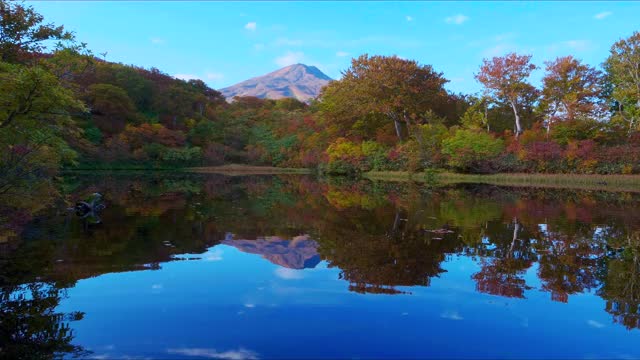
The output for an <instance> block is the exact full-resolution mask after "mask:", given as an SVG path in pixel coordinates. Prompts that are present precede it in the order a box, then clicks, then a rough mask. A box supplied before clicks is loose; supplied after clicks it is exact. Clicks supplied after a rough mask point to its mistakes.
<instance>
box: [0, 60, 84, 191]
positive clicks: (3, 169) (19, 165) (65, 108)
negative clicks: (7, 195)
mask: <svg viewBox="0 0 640 360" xmlns="http://www.w3.org/2000/svg"><path fill="white" fill-rule="evenodd" d="M83 111H85V107H84V105H83V104H82V103H81V102H80V101H78V100H76V99H75V98H74V96H73V93H72V92H71V90H69V89H67V88H65V87H63V86H62V85H61V84H60V82H59V80H58V79H57V78H56V77H55V76H54V75H53V74H51V73H50V72H48V71H46V70H44V69H43V68H41V67H25V66H22V65H17V64H8V63H1V62H0V146H2V147H3V148H2V151H1V152H0V193H3V192H6V191H9V190H10V189H14V188H15V187H16V185H17V184H19V183H21V182H22V181H25V180H28V179H32V178H34V177H35V178H38V177H41V176H42V175H43V174H46V173H49V172H51V171H55V170H56V169H57V168H58V167H59V166H60V164H61V163H62V162H64V161H70V160H72V159H73V157H74V154H75V153H74V152H73V151H72V150H71V149H70V148H69V147H68V145H67V143H66V142H65V140H64V139H65V138H71V137H74V136H76V135H77V128H76V127H75V125H74V123H73V122H72V121H71V116H70V114H72V113H77V112H83ZM44 169H46V171H43V170H44Z"/></svg>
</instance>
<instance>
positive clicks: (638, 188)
mask: <svg viewBox="0 0 640 360" xmlns="http://www.w3.org/2000/svg"><path fill="white" fill-rule="evenodd" d="M364 176H365V177H366V178H369V179H372V180H386V181H417V182H425V181H426V177H425V174H424V173H415V174H410V173H408V172H403V171H395V172H387V171H372V172H369V173H366V174H364ZM433 178H434V179H435V180H436V182H437V183H439V184H444V185H446V184H462V183H468V184H472V183H475V184H492V185H502V186H528V187H548V188H568V189H585V190H609V191H634V192H640V175H581V174H491V175H476V174H456V173H447V172H442V173H436V174H435V175H434V177H433Z"/></svg>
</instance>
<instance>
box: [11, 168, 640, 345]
mask: <svg viewBox="0 0 640 360" xmlns="http://www.w3.org/2000/svg"><path fill="white" fill-rule="evenodd" d="M65 189H67V191H68V193H69V194H73V196H67V197H68V198H67V202H71V203H73V201H75V200H77V199H81V198H83V197H86V196H87V195H89V194H92V193H94V192H100V193H102V194H104V198H105V202H107V203H108V205H109V206H108V207H107V208H106V209H105V210H104V211H103V213H101V220H102V225H101V226H98V227H92V228H90V230H89V231H86V229H85V228H83V225H82V223H81V222H80V221H69V222H67V224H66V226H65V221H64V218H62V217H61V216H60V215H59V213H60V212H59V211H57V207H55V206H53V207H51V210H47V209H46V208H43V206H38V207H34V209H33V211H26V213H24V214H22V215H20V216H18V217H19V218H22V219H23V221H18V220H15V221H11V222H5V223H4V224H5V225H6V224H8V225H7V226H9V227H10V228H9V227H5V229H4V230H5V231H4V232H0V234H11V233H12V234H14V235H13V238H12V239H11V241H9V242H7V243H5V244H4V247H5V251H4V253H3V255H2V271H3V272H2V276H3V288H2V289H3V290H2V310H1V311H2V325H1V326H2V335H1V336H2V341H3V343H6V344H12V345H5V346H4V347H3V353H4V354H11V355H16V356H17V355H21V354H26V355H23V356H27V357H29V356H30V355H28V353H26V352H25V351H33V354H35V355H34V356H40V355H43V354H51V353H55V352H64V351H70V352H74V351H78V350H80V349H78V348H75V347H74V346H73V345H70V344H71V342H72V338H73V332H72V331H71V330H70V328H69V321H71V320H79V319H81V318H82V314H60V313H57V312H56V307H57V306H58V304H59V302H60V299H61V298H62V297H63V296H64V289H65V288H68V287H71V286H73V285H74V284H75V282H76V281H78V280H80V279H84V278H88V277H93V276H97V275H100V274H104V273H110V272H120V271H132V270H141V269H157V268H160V267H161V264H162V263H164V262H167V261H173V260H177V259H176V257H175V255H177V254H184V253H190V254H193V253H202V252H204V251H205V250H206V249H208V248H210V247H212V246H216V245H217V244H219V243H220V242H221V241H223V240H224V239H225V236H226V234H228V233H232V234H234V238H235V239H263V240H261V241H262V242H261V243H256V244H254V245H256V246H252V243H251V242H250V241H248V240H243V241H242V242H229V241H227V242H228V243H230V245H232V246H236V247H238V248H241V250H243V251H246V252H248V253H253V254H260V255H262V257H264V258H265V259H266V260H269V261H273V262H274V263H280V264H287V266H288V267H291V268H305V267H313V266H315V264H316V263H317V258H316V255H317V256H319V258H320V259H322V260H324V261H325V262H326V263H327V264H328V266H329V267H333V268H338V269H340V274H339V277H340V278H341V279H344V280H345V281H346V282H347V283H348V284H347V285H346V286H345V287H347V288H348V289H349V290H350V291H354V292H358V293H372V294H403V293H411V287H413V286H423V287H427V286H430V285H431V282H432V279H433V278H436V277H440V276H445V273H446V263H447V261H448V260H449V259H451V257H454V256H465V257H468V258H470V259H471V260H473V261H474V263H475V264H476V265H477V267H478V270H477V271H475V272H474V273H473V274H472V275H471V278H472V280H473V281H474V282H475V289H476V290H477V291H479V292H482V293H486V294H490V295H495V296H502V297H512V298H526V297H527V292H528V291H530V290H532V289H533V288H532V285H530V284H527V281H526V277H525V274H528V275H532V271H533V270H532V269H536V271H535V274H534V275H535V276H537V278H538V279H539V281H540V286H539V288H538V289H536V290H541V291H544V292H547V293H549V296H550V298H551V299H552V300H553V301H559V302H570V301H571V296H572V295H575V294H580V293H583V292H585V291H593V292H594V293H595V294H597V295H598V296H600V297H601V298H602V299H603V300H604V301H605V302H606V309H604V310H605V311H607V312H608V313H610V314H611V316H612V317H613V321H614V322H616V323H619V324H622V325H624V326H625V327H627V328H629V329H635V328H639V327H640V314H639V312H638V311H639V305H640V268H639V266H640V214H639V213H638V212H637V211H636V210H637V209H638V206H639V205H640V195H638V194H611V193H605V192H593V191H589V192H587V191H584V192H583V191H573V190H572V191H562V190H549V189H547V190H545V189H516V188H511V189H508V188H496V187H492V186H452V187H442V188H429V189H428V188H425V187H421V186H418V185H415V184H394V183H375V182H370V181H356V182H354V181H347V180H344V179H343V180H336V179H331V180H328V181H319V180H317V179H314V178H312V177H307V176H252V177H240V178H237V177H236V178H232V177H225V176H212V175H198V176H187V175H180V176H163V177H162V178H157V177H153V178H149V177H144V176H139V177H108V176H107V177H100V178H95V177H93V178H83V177H76V178H72V177H69V178H68V179H67V184H66V185H65ZM1 215H2V214H0V216H1ZM5 215H6V213H5ZM5 217H6V216H5ZM7 229H9V230H7ZM18 234H20V236H18ZM301 236H304V237H301ZM274 239H275V240H277V243H274V242H273V241H275V240H274ZM292 239H297V240H296V241H298V242H299V243H300V244H306V245H305V246H303V247H300V248H297V247H296V246H297V245H296V246H294V245H295V244H294V243H291V244H287V243H286V242H287V241H288V240H292ZM301 239H304V241H301ZM271 240H273V241H271ZM265 241H266V242H265ZM270 241H271V242H270ZM292 244H294V245H292ZM300 246H302V245H300ZM26 259H28V260H29V261H27V260H26ZM309 259H312V260H313V262H310V261H311V260H309ZM307 264H308V266H307ZM45 279H46V280H45ZM38 354H40V355H38ZM43 356H44V355H43Z"/></svg>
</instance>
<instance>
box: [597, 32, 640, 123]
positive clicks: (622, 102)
mask: <svg viewBox="0 0 640 360" xmlns="http://www.w3.org/2000/svg"><path fill="white" fill-rule="evenodd" d="M604 68H605V70H606V72H607V80H608V81H609V82H610V83H611V85H612V91H611V99H612V101H613V103H614V107H615V111H614V120H618V121H622V122H624V123H625V124H626V125H627V128H628V129H629V132H631V131H633V130H638V129H640V32H638V31H636V32H634V33H633V35H631V36H630V37H628V38H626V39H621V40H619V41H618V42H616V43H615V44H613V46H611V50H610V55H609V58H607V60H606V61H605V63H604Z"/></svg>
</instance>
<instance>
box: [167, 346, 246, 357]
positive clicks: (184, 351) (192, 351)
mask: <svg viewBox="0 0 640 360" xmlns="http://www.w3.org/2000/svg"><path fill="white" fill-rule="evenodd" d="M167 353H169V354H176V355H181V356H198V357H203V358H208V359H225V360H240V359H247V360H255V359H258V354H257V353H256V352H254V351H251V350H247V349H243V348H240V349H238V350H229V351H222V352H219V351H216V349H204V348H179V349H167Z"/></svg>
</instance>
